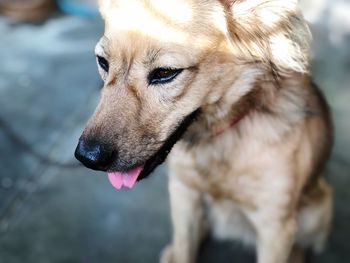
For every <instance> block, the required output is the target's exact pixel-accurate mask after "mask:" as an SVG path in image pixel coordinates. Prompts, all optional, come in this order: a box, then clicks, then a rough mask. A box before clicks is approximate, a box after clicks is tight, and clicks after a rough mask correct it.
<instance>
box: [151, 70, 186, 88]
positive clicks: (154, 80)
mask: <svg viewBox="0 0 350 263" xmlns="http://www.w3.org/2000/svg"><path fill="white" fill-rule="evenodd" d="M182 71H183V69H169V68H157V69H155V70H153V71H152V72H151V73H150V74H149V77H148V81H149V84H153V85H157V84H164V83H168V82H170V81H172V80H173V79H175V78H176V77H177V76H178V75H179V74H180V73H181V72H182Z"/></svg>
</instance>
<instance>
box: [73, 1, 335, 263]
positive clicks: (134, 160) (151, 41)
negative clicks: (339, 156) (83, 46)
mask: <svg viewBox="0 0 350 263" xmlns="http://www.w3.org/2000/svg"><path fill="white" fill-rule="evenodd" d="M99 6H100V11H101V14H102V16H103V18H104V20H105V27H106V29H105V34H104V36H103V37H102V38H101V40H100V41H99V43H98V44H97V46H96V56H97V63H98V67H99V72H100V74H101V77H102V79H103V80H104V88H103V89H102V95H101V100H100V103H99V105H98V106H97V109H96V111H95V113H94V114H93V116H92V117H91V119H90V120H89V122H88V124H87V126H86V128H85V130H84V132H83V134H82V136H81V138H80V140H79V143H78V146H77V149H76V152H75V156H76V158H77V159H78V160H80V161H81V162H82V163H83V164H84V165H85V166H87V167H88V168H91V169H94V170H100V171H106V172H107V173H108V178H109V180H110V182H111V183H112V185H113V186H114V187H115V188H117V189H121V188H132V187H133V186H134V185H135V183H136V182H137V181H140V180H142V179H144V178H146V177H148V176H149V175H150V174H151V173H152V171H153V170H154V169H155V168H156V167H157V166H158V165H160V164H161V163H163V162H164V161H165V160H166V159H167V163H168V168H169V192H170V201H171V216H172V222H173V239H172V242H171V244H170V245H169V246H167V247H166V248H165V249H164V251H163V252H162V254H161V258H160V261H161V262H162V263H191V262H195V260H196V255H197V252H198V248H199V245H200V243H201V241H202V240H203V238H205V236H206V235H207V234H208V233H211V235H212V236H214V237H216V238H218V239H236V240H240V241H242V242H243V243H245V244H248V245H251V246H254V247H256V253H257V259H258V262H259V263H286V262H292V263H296V262H304V259H305V256H304V255H305V253H304V252H305V250H312V251H315V252H319V251H322V249H323V247H324V245H325V243H326V240H327V236H328V234H329V231H330V225H331V219H332V189H331V187H330V186H329V185H328V183H327V182H326V180H325V179H324V177H323V174H324V166H325V163H326V161H327V159H328V158H329V155H330V152H331V148H332V142H333V129H332V120H331V114H330V110H329V107H328V106H327V102H326V101H325V99H324V97H323V95H322V94H321V92H320V90H319V89H318V88H317V86H316V85H315V84H314V82H313V80H312V76H311V74H310V72H309V64H310V55H309V54H310V48H309V43H310V32H309V29H308V26H307V25H306V23H305V21H304V19H303V16H302V14H301V12H300V11H299V8H298V2H297V1H296V0H285V1H279V0H101V1H99ZM232 260H234V259H232Z"/></svg>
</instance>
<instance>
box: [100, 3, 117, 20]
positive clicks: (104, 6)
mask: <svg viewBox="0 0 350 263" xmlns="http://www.w3.org/2000/svg"><path fill="white" fill-rule="evenodd" d="M113 2H114V0H98V6H99V9H100V13H101V15H102V18H103V19H105V18H106V13H107V11H108V10H110V9H111V7H112V5H113Z"/></svg>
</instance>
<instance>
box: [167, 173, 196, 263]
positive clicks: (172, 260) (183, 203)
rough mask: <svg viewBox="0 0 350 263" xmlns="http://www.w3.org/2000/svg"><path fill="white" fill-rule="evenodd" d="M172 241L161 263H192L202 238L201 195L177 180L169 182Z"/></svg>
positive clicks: (173, 179) (172, 179) (171, 179)
mask: <svg viewBox="0 0 350 263" xmlns="http://www.w3.org/2000/svg"><path fill="white" fill-rule="evenodd" d="M169 192H170V205H171V217H172V223H173V240H172V244H171V245H170V246H168V247H167V248H166V249H165V250H164V251H163V253H162V256H161V263H193V262H195V260H196V255H197V251H198V247H199V244H200V241H201V238H202V236H203V233H202V231H203V223H202V222H203V206H202V200H201V194H200V193H199V192H198V191H196V190H194V189H191V188H190V187H188V186H187V185H186V184H184V183H183V182H181V181H180V180H179V179H178V178H176V177H175V176H174V177H170V180H169Z"/></svg>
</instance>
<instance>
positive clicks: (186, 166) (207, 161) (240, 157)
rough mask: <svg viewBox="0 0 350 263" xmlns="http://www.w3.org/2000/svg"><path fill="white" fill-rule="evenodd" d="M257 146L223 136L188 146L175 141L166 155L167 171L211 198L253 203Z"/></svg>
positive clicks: (255, 184) (257, 166)
mask: <svg viewBox="0 0 350 263" xmlns="http://www.w3.org/2000/svg"><path fill="white" fill-rule="evenodd" d="M259 152H260V151H259V149H258V148H255V149H248V148H247V147H244V142H235V141H233V140H225V141H219V142H213V144H206V145H201V146H198V147H196V148H193V149H191V150H188V149H186V147H183V145H181V144H179V145H176V147H175V148H174V149H173V152H172V154H171V156H170V158H169V168H170V175H171V176H176V177H179V178H180V179H181V180H182V181H184V182H185V183H186V184H187V185H189V186H190V187H192V188H195V189H197V190H199V191H201V192H204V193H207V194H209V195H210V196H211V197H213V198H215V199H231V200H234V201H236V202H239V203H243V204H245V205H248V206H253V204H252V199H253V198H252V196H253V195H254V193H255V191H256V186H257V180H258V179H257V177H256V174H257V170H259V169H260V168H259V165H258V163H256V162H255V160H258V158H257V155H259Z"/></svg>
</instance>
